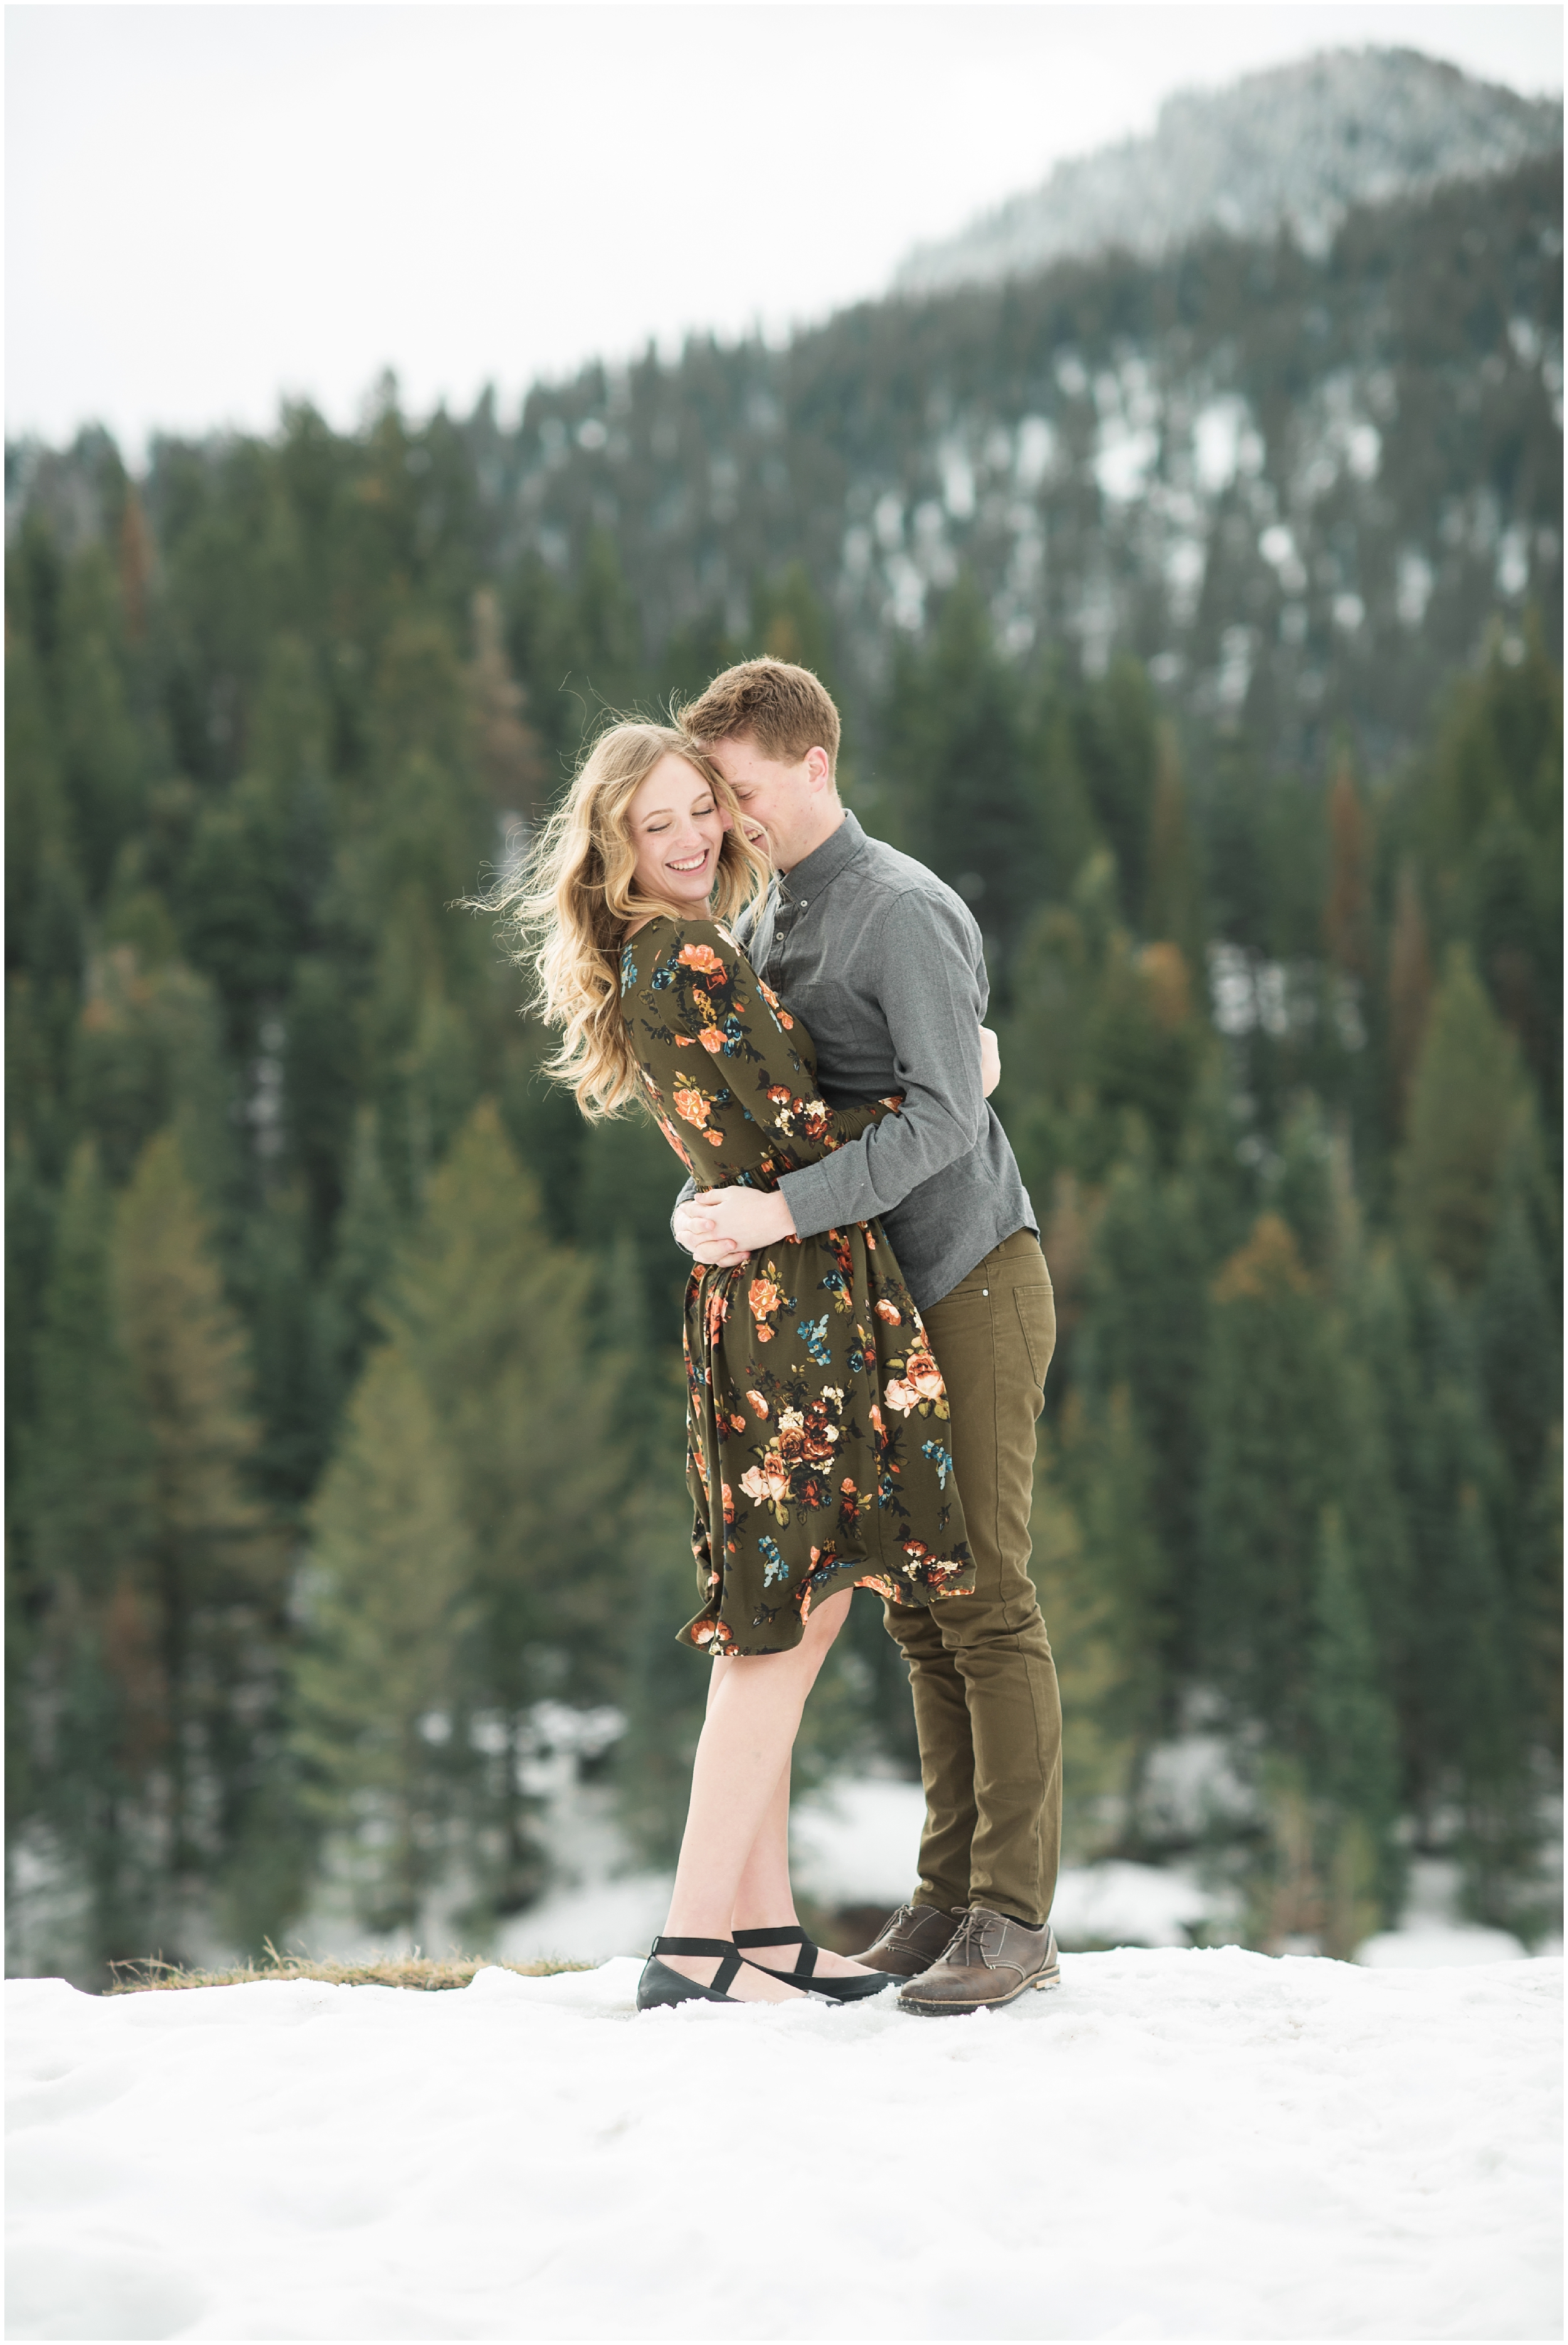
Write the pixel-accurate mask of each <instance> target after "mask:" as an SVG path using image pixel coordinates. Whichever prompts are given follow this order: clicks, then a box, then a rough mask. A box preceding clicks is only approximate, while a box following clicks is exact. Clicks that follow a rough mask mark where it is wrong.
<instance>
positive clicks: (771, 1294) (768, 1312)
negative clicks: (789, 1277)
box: [746, 1278, 784, 1344]
mask: <svg viewBox="0 0 1568 2345" xmlns="http://www.w3.org/2000/svg"><path fill="white" fill-rule="evenodd" d="M746 1301H747V1303H748V1304H750V1306H751V1314H752V1317H753V1318H754V1320H755V1322H756V1329H757V1341H758V1343H759V1344H771V1343H772V1342H773V1339H774V1336H775V1335H777V1333H778V1330H777V1328H776V1327H770V1326H769V1325H768V1321H769V1320H770V1319H773V1318H776V1316H777V1315H778V1311H779V1307H780V1305H781V1304H782V1303H783V1302H784V1295H783V1294H782V1293H781V1292H780V1289H779V1287H778V1285H777V1284H776V1282H775V1281H774V1280H773V1279H771V1278H754V1279H753V1281H752V1283H751V1286H750V1289H749V1291H748V1293H747V1295H746Z"/></svg>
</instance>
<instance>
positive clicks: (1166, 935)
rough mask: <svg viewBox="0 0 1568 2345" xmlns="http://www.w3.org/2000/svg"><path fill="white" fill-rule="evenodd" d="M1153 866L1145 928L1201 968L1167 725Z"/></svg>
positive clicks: (1186, 828)
mask: <svg viewBox="0 0 1568 2345" xmlns="http://www.w3.org/2000/svg"><path fill="white" fill-rule="evenodd" d="M1143 929H1144V934H1145V935H1146V936H1148V937H1149V938H1152V939H1157V940H1159V939H1163V940H1165V941H1167V942H1168V943H1170V944H1173V945H1175V946H1176V948H1177V949H1178V950H1179V952H1180V954H1181V956H1182V958H1183V959H1184V960H1185V962H1186V964H1187V966H1188V968H1189V969H1201V968H1202V966H1203V924H1202V913H1201V908H1200V905H1199V889H1198V873H1197V869H1196V865H1195V859H1194V855H1193V839H1192V827H1191V823H1190V820H1189V816H1188V811H1187V800H1186V796H1185V793H1184V792H1183V789H1182V787H1181V766H1180V762H1179V757H1178V754H1177V747H1176V738H1175V735H1174V733H1173V732H1172V730H1171V727H1170V726H1168V725H1162V726H1160V728H1159V733H1158V746H1157V749H1156V753H1155V769H1154V794H1153V797H1152V800H1151V803H1150V806H1149V814H1148V886H1147V888H1146V890H1145V897H1144V913H1143Z"/></svg>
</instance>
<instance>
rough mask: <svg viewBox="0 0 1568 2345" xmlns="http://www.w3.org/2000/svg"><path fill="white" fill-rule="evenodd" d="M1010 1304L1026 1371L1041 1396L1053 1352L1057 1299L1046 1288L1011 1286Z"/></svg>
mask: <svg viewBox="0 0 1568 2345" xmlns="http://www.w3.org/2000/svg"><path fill="white" fill-rule="evenodd" d="M1013 1302H1014V1304H1015V1306H1016V1308H1017V1314H1018V1326H1019V1330H1020V1332H1021V1333H1022V1335H1023V1338H1024V1349H1025V1350H1026V1352H1027V1354H1028V1355H1029V1367H1030V1371H1031V1373H1032V1374H1033V1376H1034V1379H1035V1382H1036V1384H1037V1386H1039V1389H1040V1391H1041V1392H1042V1393H1043V1392H1044V1391H1045V1388H1046V1374H1047V1370H1048V1368H1049V1367H1050V1365H1051V1356H1052V1355H1053V1353H1054V1352H1055V1350H1056V1348H1057V1299H1056V1296H1055V1294H1053V1293H1052V1291H1051V1289H1050V1287H1049V1286H1015V1287H1014V1289H1013Z"/></svg>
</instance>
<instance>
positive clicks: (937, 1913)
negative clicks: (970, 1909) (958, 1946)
mask: <svg viewBox="0 0 1568 2345" xmlns="http://www.w3.org/2000/svg"><path fill="white" fill-rule="evenodd" d="M963 1919H964V1915H963V1912H962V1909H960V1910H959V1912H957V1913H956V1914H945V1913H944V1912H943V1910H942V1908H941V1906H940V1905H901V1906H900V1907H899V1908H898V1911H897V1913H896V1914H890V1915H889V1917H888V1919H887V1920H886V1921H885V1923H884V1924H883V1925H882V1928H881V1931H880V1933H879V1934H878V1935H877V1937H876V1939H875V1943H874V1944H871V1945H869V1946H867V1948H866V1950H865V1953H864V1954H851V1955H850V1956H849V1960H850V1961H851V1962H852V1963H864V1964H865V1967H866V1969H867V1970H870V1971H888V1972H890V1973H891V1974H892V1975H893V1977H895V1978H902V1979H912V1978H918V1977H919V1976H920V1974H921V1973H922V1971H928V1970H929V1969H930V1967H931V1965H932V1964H933V1963H939V1962H940V1961H941V1959H942V1957H943V1955H944V1954H946V1951H947V1947H948V1945H949V1944H950V1943H951V1940H952V1938H953V1935H954V1933H955V1932H956V1930H957V1929H958V1927H959V1926H960V1924H962V1922H963Z"/></svg>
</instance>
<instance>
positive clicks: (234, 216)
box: [6, 0, 1563, 452]
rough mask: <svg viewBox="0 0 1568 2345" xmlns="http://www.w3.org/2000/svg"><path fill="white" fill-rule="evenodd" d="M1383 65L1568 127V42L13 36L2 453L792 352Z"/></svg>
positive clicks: (745, 9)
mask: <svg viewBox="0 0 1568 2345" xmlns="http://www.w3.org/2000/svg"><path fill="white" fill-rule="evenodd" d="M1364 42H1376V43H1389V44H1402V45H1405V46H1411V47H1415V48H1421V49H1423V50H1425V51H1426V52H1427V53H1428V54H1429V55H1431V56H1440V57H1445V58H1448V59H1450V60H1452V62H1453V63H1455V64H1457V65H1461V66H1465V67H1466V68H1467V69H1469V70H1470V71H1472V72H1474V73H1479V74H1481V75H1482V76H1486V77H1487V78H1489V79H1492V80H1496V81H1502V82H1506V83H1508V84H1510V85H1511V86H1513V87H1515V88H1518V89H1522V90H1528V91H1530V92H1533V93H1535V92H1540V91H1543V90H1548V89H1550V90H1552V91H1553V92H1556V91H1560V90H1561V88H1562V86H1563V76H1562V10H1561V8H1560V7H1535V6H1527V7H1512V6H1492V7H1431V6H1425V5H1413V0H1412V5H1379V6H1362V5H1351V4H1350V0H1347V5H1327V6H1311V7H1270V6H1264V5H1229V6H1183V5H1167V6H1152V7H1149V6H1136V7H1132V6H1129V7H1121V6H1115V5H1100V6H1095V7H1072V6H1048V7H1037V6H990V5H935V6H909V5H900V0H883V4H882V5H850V6H843V5H812V0H795V5H786V6H778V5H759V6H752V5H735V0H715V5H705V6H704V5H697V6H666V5H656V4H655V5H632V6H626V5H593V0H579V5H574V6H564V7H563V6H489V7H470V6H443V7H426V6H410V7H383V6H376V5H372V6H341V7H311V6H290V5H279V6H269V7H254V6H232V7H231V6H222V5H194V6H177V7H140V6H123V7H100V6H86V7H78V6H71V5H56V6H28V7H10V8H7V10H6V56H7V129H8V138H7V147H8V153H7V277H8V289H7V343H8V360H9V364H8V370H7V383H6V421H7V429H8V430H9V431H12V432H13V433H16V432H29V431H32V432H38V433H41V434H43V435H44V436H45V437H46V438H49V439H51V440H56V441H57V440H59V439H61V438H63V437H66V436H67V435H68V434H70V433H71V432H72V431H74V430H75V429H76V426H77V425H78V424H80V423H82V422H84V421H89V420H90V421H103V422H106V423H107V424H108V425H109V426H110V427H111V429H113V430H114V431H116V433H117V434H118V435H119V436H120V437H121V439H122V441H123V442H125V443H126V449H127V452H131V451H133V450H135V449H137V447H138V446H139V444H140V443H141V442H142V440H143V439H144V437H145V435H146V434H147V431H149V430H152V429H155V428H158V427H162V428H165V429H172V430H197V431H199V430H205V429H207V428H209V427H211V426H213V425H217V424H223V423H236V424H241V425H245V426H248V427H252V428H257V427H260V428H267V427H268V426H270V425H271V423H272V422H273V421H275V419H276V415H277V410H278V399H279V397H280V396H281V395H283V394H291V395H301V394H303V395H305V396H308V397H309V398H311V399H313V400H315V401H317V402H318V404H319V405H320V406H321V407H322V408H323V409H324V410H325V411H326V412H327V413H328V414H329V416H330V417H331V418H332V419H333V420H334V421H337V422H339V423H346V422H348V421H351V420H352V418H353V417H354V416H355V415H356V414H357V413H358V411H359V407H360V404H361V401H363V398H364V395H365V393H366V391H367V390H368V388H369V385H370V383H371V382H372V381H374V379H375V377H376V376H377V374H378V373H379V371H380V370H381V368H382V367H384V366H388V365H389V366H391V367H393V368H394V369H395V370H396V371H397V373H398V375H399V377H400V381H401V383H402V385H403V390H404V394H405V398H406V399H407V401H409V402H410V404H411V405H413V406H415V407H417V408H420V409H423V408H426V407H429V406H430V405H433V404H434V402H435V401H437V400H438V399H443V398H444V399H445V400H447V401H449V402H450V403H452V404H454V405H455V406H457V407H458V408H460V409H463V410H466V409H467V408H468V407H469V406H470V404H471V403H472V401H473V400H474V398H475V396H476V395H477V393H478V391H480V389H481V386H482V385H483V384H484V383H485V382H487V381H492V382H494V383H495V385H496V387H497V389H498V391H499V392H500V394H501V399H502V402H503V411H506V412H509V413H510V411H511V409H512V408H513V407H514V406H515V403H516V401H517V399H518V397H519V396H520V394H521V391H523V390H524V389H525V388H526V386H527V384H528V383H529V382H530V381H531V380H532V379H533V378H535V377H536V376H539V375H541V374H547V375H560V374H561V373H564V372H568V371H571V370H572V369H574V368H575V367H576V365H577V364H578V363H579V362H580V361H581V360H583V359H585V358H588V357H590V356H592V355H595V354H602V355H604V356H606V357H620V356H624V355H625V354H626V353H628V352H629V351H632V350H636V349H639V348H641V347H642V345H643V344H644V343H645V342H646V341H647V340H648V339H649V338H650V337H652V338H654V339H656V340H658V341H659V342H660V344H661V345H662V346H663V347H664V348H666V349H671V348H673V347H675V346H676V345H678V343H679V341H680V339H681V337H682V336H683V333H684V332H685V331H686V330H689V329H692V328H703V327H712V328H713V329H715V330H717V331H719V332H720V333H722V334H723V335H726V336H733V335H734V334H736V333H739V332H743V331H744V330H747V329H748V328H749V327H751V326H752V325H754V324H756V323H760V324H761V325H762V326H763V327H764V330H767V331H769V332H770V333H774V334H777V333H779V332H782V331H783V330H785V329H786V328H787V327H788V326H789V325H790V324H792V323H794V322H795V321H798V320H808V319H812V318H817V317H821V316H824V314H826V313H827V312H828V311H830V310H833V309H835V308H837V307H839V306H841V305H842V304H843V303H845V302H846V301H850V300H853V299H856V298H858V297H859V296H861V295H864V294H868V293H875V292H877V291H879V290H880V289H882V288H883V287H884V286H885V283H886V280H887V278H888V276H889V273H890V272H891V270H892V269H893V268H894V266H895V263H896V262H897V261H898V259H900V258H901V257H902V255H903V254H904V253H905V250H906V249H908V247H909V246H910V245H911V244H913V243H915V242H916V241H918V240H919V239H923V238H927V237H932V236H939V235H943V234H945V233H946V232H948V231H950V230H951V229H954V228H957V227H959V226H961V225H962V224H963V222H964V221H965V220H966V219H967V218H969V217H971V216H972V215H973V214H974V213H975V212H976V211H978V210H981V209H983V208H986V207H987V206H989V205H991V204H994V203H996V202H997V201H999V200H1000V199H1001V198H1004V197H1006V196H1008V195H1011V194H1014V193H1016V192H1017V190H1019V189H1020V188H1026V187H1028V186H1030V185H1032V184H1033V183H1035V182H1036V181H1037V180H1038V179H1040V178H1043V177H1044V175H1045V173H1046V172H1047V169H1048V168H1049V167H1050V166H1051V165H1052V164H1053V163H1055V162H1056V161H1057V160H1058V159H1059V158H1060V157H1063V156H1066V155H1076V154H1083V153H1087V151H1088V150H1089V149H1091V148H1093V147H1098V146H1101V145H1103V144H1104V143H1105V142H1106V141H1107V140H1108V139H1112V138H1117V137H1125V136H1127V135H1128V134H1131V133H1137V132H1139V131H1143V130H1147V129H1148V128H1149V127H1152V124H1153V121H1154V117H1155V115H1156V112H1157V110H1158V106H1159V103H1160V101H1161V100H1162V99H1163V98H1164V97H1166V96H1168V95H1169V94H1170V92H1171V91H1172V90H1174V89H1178V88H1181V87H1188V86H1195V85H1201V86H1217V85H1219V84H1220V83H1223V82H1225V81H1229V80H1231V79H1233V78H1234V77H1235V76H1237V75H1238V74H1240V73H1244V72H1247V71H1250V70H1252V69H1254V68H1256V67H1259V66H1267V65H1273V64H1279V63H1282V62H1284V61H1286V60H1288V59H1290V58H1293V57H1298V56H1306V55H1308V54H1310V52H1311V51H1313V50H1314V49H1319V48H1324V47H1328V46H1336V45H1339V44H1358V43H1364Z"/></svg>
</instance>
